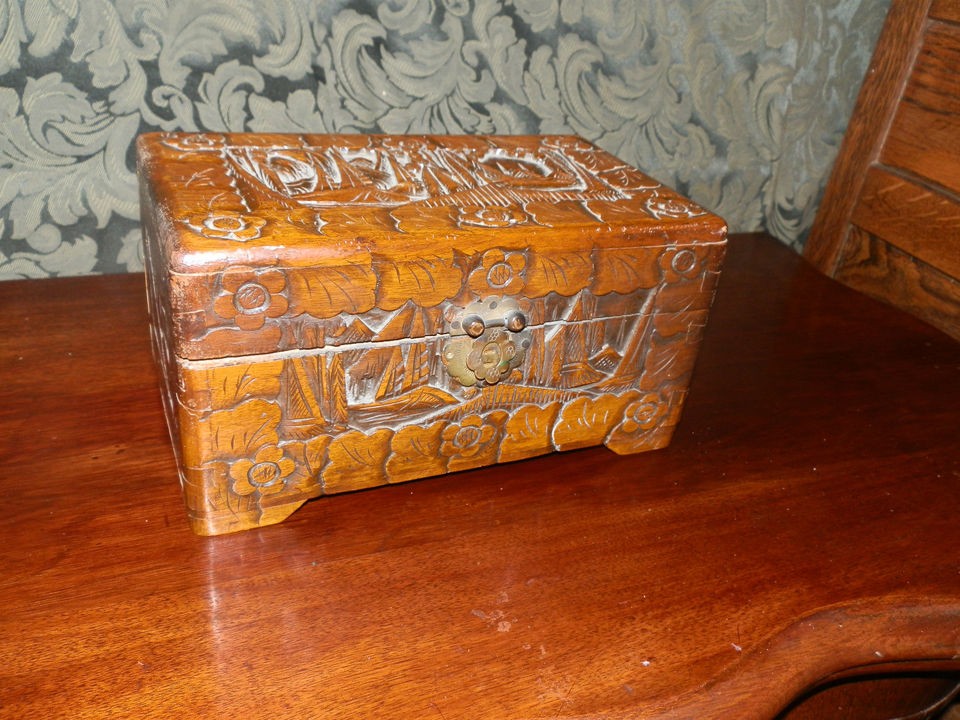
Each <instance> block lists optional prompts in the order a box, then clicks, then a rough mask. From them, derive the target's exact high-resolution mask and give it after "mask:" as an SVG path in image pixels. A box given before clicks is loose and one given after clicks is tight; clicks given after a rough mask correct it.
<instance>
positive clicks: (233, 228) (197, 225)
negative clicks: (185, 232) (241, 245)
mask: <svg viewBox="0 0 960 720" xmlns="http://www.w3.org/2000/svg"><path fill="white" fill-rule="evenodd" d="M266 224H267V221H266V220H264V219H263V218H262V217H257V216H255V215H241V214H240V213H233V212H219V213H210V214H209V215H194V216H193V217H191V218H190V219H189V220H187V225H188V226H189V227H190V229H191V230H193V231H194V232H198V233H200V234H201V235H203V236H204V237H207V238H212V239H214V240H235V241H237V242H247V241H248V240H255V239H256V238H258V237H260V231H261V230H262V229H263V226H264V225H266Z"/></svg>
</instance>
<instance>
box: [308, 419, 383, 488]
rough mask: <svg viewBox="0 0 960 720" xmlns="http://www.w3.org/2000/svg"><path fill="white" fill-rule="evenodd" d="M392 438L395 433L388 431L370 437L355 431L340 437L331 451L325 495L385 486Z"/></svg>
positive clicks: (324, 481)
mask: <svg viewBox="0 0 960 720" xmlns="http://www.w3.org/2000/svg"><path fill="white" fill-rule="evenodd" d="M391 437H393V431H392V430H388V429H387V428H383V429H380V430H377V431H376V432H374V433H371V434H370V435H366V434H364V433H362V432H360V431H357V430H353V431H350V432H347V433H344V434H343V435H339V436H337V437H336V438H335V439H334V440H333V441H332V442H331V443H330V447H329V449H328V451H327V459H328V462H327V466H326V468H325V469H324V471H323V488H324V491H325V492H328V493H337V492H344V491H346V490H359V489H360V488H365V487H373V486H374V485H382V484H383V480H384V477H385V472H386V461H387V456H388V455H389V454H390V438H391Z"/></svg>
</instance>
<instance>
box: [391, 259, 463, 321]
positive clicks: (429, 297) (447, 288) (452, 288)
mask: <svg viewBox="0 0 960 720" xmlns="http://www.w3.org/2000/svg"><path fill="white" fill-rule="evenodd" d="M373 267H374V269H375V270H376V273H377V276H378V277H379V279H380V286H379V288H378V301H377V306H378V307H380V308H382V309H384V310H396V309H397V308H399V307H401V306H402V305H403V304H404V303H406V302H407V301H408V300H411V299H412V300H414V301H415V302H416V303H417V305H419V306H421V307H433V306H434V305H438V304H440V303H441V302H443V301H444V300H446V299H447V298H450V297H453V296H454V295H456V294H457V293H458V292H459V291H460V285H461V283H462V281H463V278H462V276H461V271H460V269H459V268H457V267H456V266H455V265H454V263H453V256H452V254H451V256H449V257H442V256H433V257H421V258H416V259H414V260H409V261H406V262H393V261H387V260H384V259H382V258H378V257H374V259H373Z"/></svg>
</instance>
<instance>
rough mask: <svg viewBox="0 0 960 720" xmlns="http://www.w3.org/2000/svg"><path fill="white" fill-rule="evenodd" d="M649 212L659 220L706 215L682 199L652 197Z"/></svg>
mask: <svg viewBox="0 0 960 720" xmlns="http://www.w3.org/2000/svg"><path fill="white" fill-rule="evenodd" d="M646 208H647V212H648V213H650V214H651V215H652V216H653V217H655V218H656V219H657V220H663V219H682V218H692V217H697V216H699V215H705V214H706V213H705V211H704V210H702V209H701V208H699V207H697V206H696V205H693V204H690V203H687V202H685V201H683V200H681V199H680V198H669V197H660V196H659V195H653V196H651V197H650V198H649V199H648V200H647V203H646Z"/></svg>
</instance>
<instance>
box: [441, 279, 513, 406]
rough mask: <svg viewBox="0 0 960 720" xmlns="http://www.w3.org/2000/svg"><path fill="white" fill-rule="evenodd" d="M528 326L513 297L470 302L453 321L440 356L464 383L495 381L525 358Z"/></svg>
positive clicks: (484, 383) (507, 373) (487, 383)
mask: <svg viewBox="0 0 960 720" xmlns="http://www.w3.org/2000/svg"><path fill="white" fill-rule="evenodd" d="M526 327H527V318H526V316H524V314H523V312H522V311H521V310H520V308H519V306H518V305H517V303H516V301H515V300H513V299H512V298H496V297H494V298H487V299H485V300H483V301H480V302H475V303H471V304H470V305H468V306H467V307H466V308H464V309H463V310H462V311H460V312H459V313H457V314H456V316H455V317H454V318H453V320H452V321H451V322H450V335H451V338H450V341H449V342H448V343H447V344H446V346H445V347H444V348H443V353H442V355H441V358H440V359H441V360H442V361H443V364H444V366H445V367H446V368H447V372H448V373H449V374H450V376H451V377H453V378H454V379H456V380H457V382H459V383H460V384H461V385H465V386H467V387H470V386H475V385H495V384H496V383H498V382H500V381H501V380H503V379H504V378H506V377H507V376H508V375H510V373H511V372H512V371H513V370H514V368H517V367H519V366H520V364H521V363H522V362H523V358H524V354H525V353H526V349H527V347H529V345H530V338H529V336H528V334H527V333H524V332H523V330H524V329H525V328H526Z"/></svg>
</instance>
